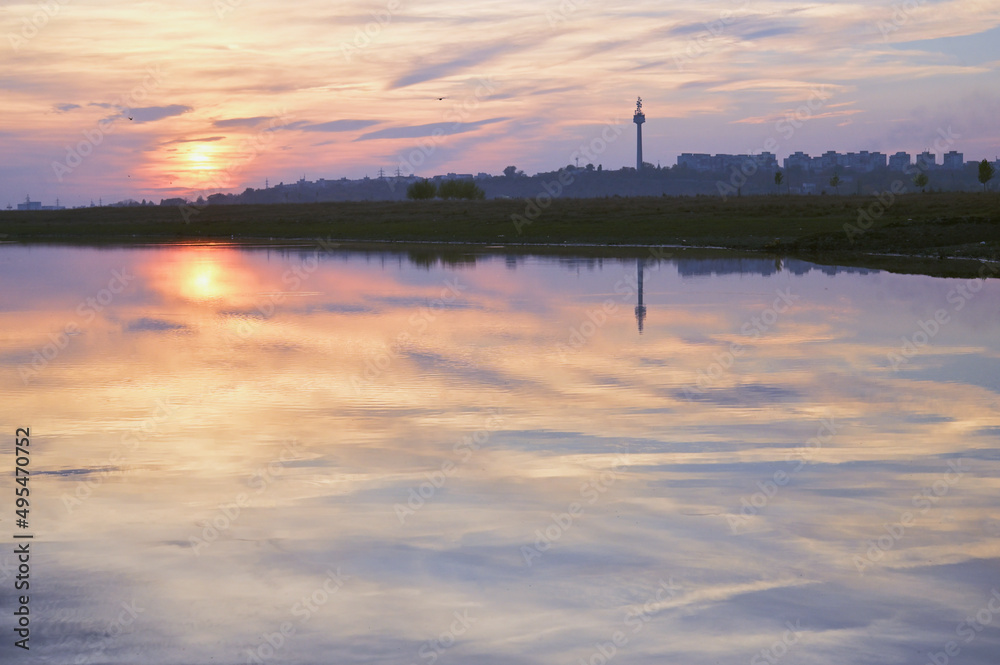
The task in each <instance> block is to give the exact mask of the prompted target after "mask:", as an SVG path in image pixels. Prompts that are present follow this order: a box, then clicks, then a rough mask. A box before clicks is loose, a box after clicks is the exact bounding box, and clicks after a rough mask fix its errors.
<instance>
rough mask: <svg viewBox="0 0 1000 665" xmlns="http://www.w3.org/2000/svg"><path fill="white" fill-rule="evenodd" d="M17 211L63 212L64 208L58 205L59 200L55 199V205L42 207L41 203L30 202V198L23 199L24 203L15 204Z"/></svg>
mask: <svg viewBox="0 0 1000 665" xmlns="http://www.w3.org/2000/svg"><path fill="white" fill-rule="evenodd" d="M17 209H18V210H65V209H66V206H61V205H59V199H56V204H55V205H54V206H43V205H42V202H41V201H32V200H31V199H30V198H28V197H25V199H24V203H18V204H17Z"/></svg>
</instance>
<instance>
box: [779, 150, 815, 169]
mask: <svg viewBox="0 0 1000 665" xmlns="http://www.w3.org/2000/svg"><path fill="white" fill-rule="evenodd" d="M811 164H812V158H811V157H809V155H807V154H806V153H804V152H801V151H799V152H794V153H792V154H791V155H789V156H788V157H785V168H786V169H801V170H803V171H808V170H809V168H810V166H811Z"/></svg>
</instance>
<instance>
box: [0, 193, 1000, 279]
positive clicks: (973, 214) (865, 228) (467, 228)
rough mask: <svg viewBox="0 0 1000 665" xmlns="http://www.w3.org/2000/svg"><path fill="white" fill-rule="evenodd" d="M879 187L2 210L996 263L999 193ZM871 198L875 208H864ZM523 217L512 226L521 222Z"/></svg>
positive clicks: (103, 230)
mask: <svg viewBox="0 0 1000 665" xmlns="http://www.w3.org/2000/svg"><path fill="white" fill-rule="evenodd" d="M876 200H877V199H875V198H874V197H871V196H842V197H836V196H783V195H773V196H755V197H750V196H747V197H741V198H730V199H728V200H723V199H721V198H719V197H642V198H638V197H637V198H619V197H612V198H601V199H568V198H567V199H555V200H553V201H551V203H550V204H549V205H548V206H547V207H546V209H545V210H544V211H542V212H540V214H538V215H537V216H536V217H535V218H534V219H532V220H530V223H529V224H527V225H524V224H522V225H521V226H517V225H516V224H515V223H514V222H513V221H512V219H517V216H519V215H523V212H524V210H525V206H526V205H530V204H531V201H530V200H523V199H522V200H518V199H504V200H496V199H493V200H486V201H436V200H435V201H403V202H399V201H390V202H383V201H350V202H332V203H314V204H299V203H294V204H276V205H266V206H265V205H261V206H226V205H214V206H206V207H204V208H201V209H200V210H198V211H197V214H196V215H194V216H193V217H191V218H190V223H186V222H184V221H183V219H182V216H181V214H180V211H179V209H178V208H177V207H176V206H170V207H165V206H146V207H131V208H81V209H69V210H60V211H29V212H24V211H16V212H14V211H0V242H2V243H4V244H8V243H12V242H16V243H28V244H61V245H90V246H109V245H113V246H129V245H191V244H197V245H203V246H204V245H216V246H218V245H232V246H241V247H253V246H267V245H271V246H282V247H292V246H303V245H306V246H308V245H315V244H316V242H317V239H324V241H325V242H329V243H336V244H338V245H339V246H341V247H343V248H345V249H358V250H364V249H375V250H380V251H384V250H387V249H391V250H401V251H406V250H407V248H408V247H409V248H414V249H419V250H420V251H428V250H430V251H440V252H441V253H444V254H447V253H454V252H460V251H463V250H465V251H470V252H483V251H485V250H490V251H495V252H504V253H511V252H516V253H535V254H574V255H578V256H579V255H584V256H629V257H635V258H639V257H641V256H642V255H643V254H645V253H646V252H648V250H649V249H651V248H661V249H663V250H665V251H670V252H685V253H689V252H720V251H728V252H737V253H745V254H753V255H758V256H773V257H788V258H796V259H802V260H805V261H810V262H813V263H817V264H820V265H844V266H850V267H870V268H873V269H881V270H889V271H891V272H903V273H916V274H927V275H933V276H947V277H960V276H975V275H977V274H978V273H979V272H980V270H981V268H982V266H983V265H984V263H986V264H987V265H995V264H996V263H997V262H998V261H1000V197H997V196H995V195H991V194H981V193H953V192H948V193H930V194H903V195H899V196H897V197H895V199H894V200H893V201H892V202H891V204H890V205H889V206H888V207H885V208H884V209H882V208H875V206H874V203H873V202H874V201H876ZM873 209H874V210H875V211H876V213H877V214H875V215H872V214H869V211H871V210H873ZM521 219H524V218H523V217H521ZM515 227H517V228H515Z"/></svg>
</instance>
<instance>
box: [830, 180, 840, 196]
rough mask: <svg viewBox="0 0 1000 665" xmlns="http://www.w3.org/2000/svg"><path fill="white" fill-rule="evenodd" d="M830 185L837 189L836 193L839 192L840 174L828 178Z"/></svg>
mask: <svg viewBox="0 0 1000 665" xmlns="http://www.w3.org/2000/svg"><path fill="white" fill-rule="evenodd" d="M830 186H831V187H833V188H834V189H835V190H837V194H840V176H839V175H834V176H833V177H832V178H830Z"/></svg>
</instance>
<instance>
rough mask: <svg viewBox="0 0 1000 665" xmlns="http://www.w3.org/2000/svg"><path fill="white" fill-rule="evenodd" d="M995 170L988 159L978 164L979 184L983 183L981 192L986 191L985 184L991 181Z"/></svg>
mask: <svg viewBox="0 0 1000 665" xmlns="http://www.w3.org/2000/svg"><path fill="white" fill-rule="evenodd" d="M996 173H997V170H996V169H995V168H993V165H992V164H990V162H989V160H988V159H984V160H983V161H981V162H979V182H981V183H983V191H984V192H985V191H986V183H988V182H989V181H990V180H993V176H995V175H996Z"/></svg>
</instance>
